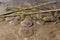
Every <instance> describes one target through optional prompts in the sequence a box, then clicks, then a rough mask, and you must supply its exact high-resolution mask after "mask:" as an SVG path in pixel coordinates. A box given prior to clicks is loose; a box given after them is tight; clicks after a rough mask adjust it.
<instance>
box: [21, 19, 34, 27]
mask: <svg viewBox="0 0 60 40" xmlns="http://www.w3.org/2000/svg"><path fill="white" fill-rule="evenodd" d="M20 24H21V26H24V27H30V26H32V24H33V23H32V21H30V20H29V19H25V20H23V21H21V23H20Z"/></svg>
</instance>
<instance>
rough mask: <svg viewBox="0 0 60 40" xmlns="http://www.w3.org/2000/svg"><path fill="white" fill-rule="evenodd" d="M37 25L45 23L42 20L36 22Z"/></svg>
mask: <svg viewBox="0 0 60 40" xmlns="http://www.w3.org/2000/svg"><path fill="white" fill-rule="evenodd" d="M36 24H39V25H43V24H44V21H42V20H36Z"/></svg>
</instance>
